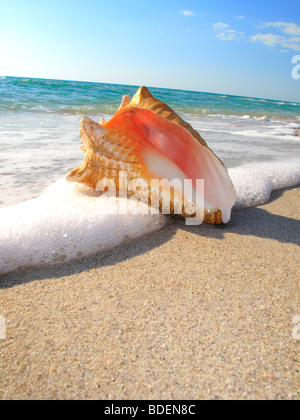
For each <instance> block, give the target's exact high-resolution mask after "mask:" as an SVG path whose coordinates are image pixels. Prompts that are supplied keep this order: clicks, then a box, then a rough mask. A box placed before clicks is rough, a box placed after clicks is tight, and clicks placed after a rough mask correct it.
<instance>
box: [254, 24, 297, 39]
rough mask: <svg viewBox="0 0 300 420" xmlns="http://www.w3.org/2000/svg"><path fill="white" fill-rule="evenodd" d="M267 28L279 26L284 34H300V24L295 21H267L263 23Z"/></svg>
mask: <svg viewBox="0 0 300 420" xmlns="http://www.w3.org/2000/svg"><path fill="white" fill-rule="evenodd" d="M262 26H263V27H265V28H270V27H273V28H277V29H280V30H281V31H282V32H283V33H284V34H287V35H294V36H300V26H299V25H296V24H295V23H286V22H267V23H263V25H262Z"/></svg>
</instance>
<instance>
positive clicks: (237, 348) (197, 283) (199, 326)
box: [0, 188, 300, 400]
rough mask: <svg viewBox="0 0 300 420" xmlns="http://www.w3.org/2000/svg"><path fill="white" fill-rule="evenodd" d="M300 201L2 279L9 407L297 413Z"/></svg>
mask: <svg viewBox="0 0 300 420" xmlns="http://www.w3.org/2000/svg"><path fill="white" fill-rule="evenodd" d="M299 208H300V189H299V188H298V189H297V188H296V189H287V190H281V191H277V192H275V193H273V195H272V200H271V201H270V202H269V203H268V204H266V205H263V206H259V207H256V208H249V209H243V210H240V211H237V212H234V213H233V217H232V221H231V222H230V224H229V225H228V226H225V227H214V226H208V225H205V226H204V225H202V226H196V227H186V226H185V224H184V221H183V220H179V219H178V220H175V219H170V220H171V221H170V223H169V224H168V225H167V226H166V227H165V228H164V229H163V230H162V231H160V232H154V233H152V234H150V235H148V236H146V237H144V238H141V239H138V240H135V241H134V242H130V243H128V244H126V245H123V246H120V247H117V248H115V249H114V250H113V251H109V252H106V253H102V254H101V255H97V256H95V257H91V258H87V259H85V260H83V261H81V262H76V263H72V264H67V265H64V266H61V267H51V268H49V269H43V270H31V271H27V272H26V273H23V274H20V273H18V274H11V275H9V276H4V277H1V278H0V287H1V290H0V293H1V298H0V315H2V316H4V317H6V321H7V330H6V339H5V340H0V366H1V376H0V398H1V399H4V400H6V399H17V398H18V399H19V398H20V399H146V400H149V399H218V398H220V399H262V398H264V399H298V398H299V396H300V392H299V386H300V382H299V379H300V377H299V368H300V365H299V350H300V340H297V337H296V338H295V334H294V337H293V328H295V325H294V324H293V318H294V317H295V316H296V315H300V290H299V273H300V248H299V240H300V235H299V233H300V214H299Z"/></svg>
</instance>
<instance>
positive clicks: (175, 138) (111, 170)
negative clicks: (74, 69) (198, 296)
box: [67, 88, 235, 224]
mask: <svg viewBox="0 0 300 420" xmlns="http://www.w3.org/2000/svg"><path fill="white" fill-rule="evenodd" d="M80 133H81V138H82V150H83V151H84V162H83V165H82V166H80V167H79V168H77V169H74V170H73V171H72V172H70V173H69V174H68V175H67V180H68V181H71V182H79V183H82V184H84V185H86V186H88V187H90V188H92V189H93V190H97V189H99V181H101V180H103V179H106V180H107V179H109V180H112V181H113V182H114V184H115V185H116V188H117V191H118V193H120V192H123V193H124V189H126V191H125V193H126V194H128V196H129V197H130V196H132V195H134V194H136V192H137V191H139V197H140V199H141V200H142V201H145V202H147V203H148V204H150V205H152V206H158V207H159V208H160V209H161V210H162V211H163V212H166V213H167V212H168V209H169V210H170V211H171V213H174V214H180V215H182V216H183V217H189V216H191V215H193V214H194V213H195V212H196V213H197V214H199V212H198V210H199V209H198V208H197V206H198V204H197V203H198V202H199V201H198V198H199V196H201V197H202V196H203V191H202V190H200V189H199V187H198V184H197V180H202V179H204V197H203V198H204V214H202V216H203V217H204V220H205V221H206V222H208V223H216V224H220V223H227V222H228V221H229V220H230V215H231V209H232V207H233V205H234V203H235V191H234V188H233V186H232V182H231V180H230V178H229V176H228V172H227V170H226V168H225V166H224V165H223V164H222V162H221V161H220V160H219V159H218V158H217V157H216V156H215V155H214V153H213V152H212V151H211V150H210V149H209V148H208V147H207V144H206V143H205V141H204V140H203V139H202V137H201V136H200V135H199V133H198V132H196V131H195V130H194V129H193V128H192V127H191V126H190V125H189V124H188V123H186V122H185V121H184V120H183V119H182V118H180V117H179V116H178V115H177V114H176V113H175V112H174V111H173V110H172V109H171V108H169V107H168V106H167V105H165V104H163V103H162V102H160V101H158V100H157V99H155V98H153V96H152V95H151V94H150V92H149V91H148V89H146V88H140V89H139V90H138V92H137V93H136V95H134V97H133V99H132V101H130V98H129V96H124V97H123V101H122V103H121V106H120V108H119V110H118V111H117V113H116V114H115V115H114V116H113V118H112V119H111V120H109V121H108V122H105V121H104V120H101V123H100V124H97V123H96V122H94V121H92V120H90V119H89V118H87V117H84V118H83V120H82V121H81V131H80ZM120 174H121V177H120ZM124 174H125V175H124ZM124 177H125V178H126V182H127V183H124ZM137 179H138V180H139V181H136V182H137V184H135V183H134V182H135V180H137ZM141 180H142V181H143V188H138V182H140V181H141ZM153 180H159V181H161V184H160V185H159V183H155V182H153ZM162 180H168V181H170V182H171V181H173V180H179V181H180V182H181V183H182V184H183V183H184V182H185V180H191V185H190V187H191V188H190V190H189V193H187V192H186V189H184V194H183V196H182V190H181V189H180V188H179V187H178V188H177V184H176V186H175V187H174V188H173V189H172V193H171V194H170V192H169V195H168V192H167V190H168V185H167V184H166V187H165V186H164V182H163V181H162ZM128 184H129V185H130V188H129V187H128ZM150 192H151V193H150ZM164 194H166V196H165V195H164ZM165 197H167V198H168V200H167V201H168V202H166V199H165ZM202 201H203V200H202ZM201 212H202V213H203V210H201Z"/></svg>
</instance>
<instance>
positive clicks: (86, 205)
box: [0, 179, 168, 274]
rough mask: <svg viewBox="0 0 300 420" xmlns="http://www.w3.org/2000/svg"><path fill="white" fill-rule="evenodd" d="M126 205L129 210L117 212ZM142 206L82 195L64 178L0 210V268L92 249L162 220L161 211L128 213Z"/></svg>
mask: <svg viewBox="0 0 300 420" xmlns="http://www.w3.org/2000/svg"><path fill="white" fill-rule="evenodd" d="M138 204H139V207H138ZM117 206H119V210H117ZM125 206H128V210H129V214H118V212H119V213H124V212H125V211H124V208H125ZM143 207H146V208H147V206H146V205H145V204H143V203H137V202H134V201H132V200H126V199H121V198H120V199H116V198H112V197H102V198H99V197H93V196H89V195H86V194H84V193H83V189H82V188H80V187H79V186H78V185H77V184H71V183H68V182H67V181H65V180H64V179H62V180H60V181H58V182H56V183H55V184H53V185H52V186H51V187H50V188H49V189H48V190H46V192H45V193H44V194H42V195H41V196H40V197H39V198H37V199H34V200H30V201H26V202H24V203H21V204H17V205H15V206H11V207H7V208H4V209H1V210H0V233H1V240H0V274H4V273H8V272H10V271H13V270H16V269H18V268H21V267H22V268H25V267H32V266H45V265H50V264H56V263H60V262H66V261H71V260H74V259H76V258H77V259H78V258H81V257H84V256H88V255H92V254H95V253H98V252H101V251H103V250H104V249H110V248H112V247H114V246H116V245H118V244H120V243H122V242H124V240H126V239H130V238H137V237H139V236H142V235H145V234H147V233H150V232H152V231H154V230H157V229H160V228H162V226H164V225H165V223H166V221H167V220H168V219H167V218H166V217H165V216H162V215H152V214H132V213H137V212H138V211H139V210H140V212H141V213H143V212H144V213H145V211H144V210H145V209H144V208H143Z"/></svg>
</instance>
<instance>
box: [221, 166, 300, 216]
mask: <svg viewBox="0 0 300 420" xmlns="http://www.w3.org/2000/svg"><path fill="white" fill-rule="evenodd" d="M229 175H230V178H231V179H232V182H233V185H234V187H235V190H236V193H237V201H236V207H237V208H242V207H252V206H256V205H258V204H263V203H266V202H267V201H268V200H269V199H270V196H271V193H272V191H274V190H278V189H280V188H286V187H292V186H294V185H298V184H299V183H300V159H299V160H294V161H287V162H270V163H266V162H262V163H252V164H251V165H242V166H239V167H237V168H231V169H229Z"/></svg>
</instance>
